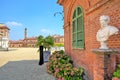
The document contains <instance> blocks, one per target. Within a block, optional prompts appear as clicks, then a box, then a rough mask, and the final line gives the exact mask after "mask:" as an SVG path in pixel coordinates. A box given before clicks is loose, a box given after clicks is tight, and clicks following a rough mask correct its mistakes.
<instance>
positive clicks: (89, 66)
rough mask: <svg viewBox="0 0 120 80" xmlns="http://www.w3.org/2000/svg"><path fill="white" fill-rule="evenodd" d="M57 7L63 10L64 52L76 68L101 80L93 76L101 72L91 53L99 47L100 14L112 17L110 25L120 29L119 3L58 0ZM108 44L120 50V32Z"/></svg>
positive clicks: (113, 0)
mask: <svg viewBox="0 0 120 80" xmlns="http://www.w3.org/2000/svg"><path fill="white" fill-rule="evenodd" d="M58 4H60V5H62V6H63V9H64V47H65V52H66V53H68V54H69V55H70V56H71V57H72V59H73V61H74V64H75V65H76V66H82V67H84V68H85V70H86V74H87V75H88V78H89V80H102V79H97V78H95V76H94V75H95V73H94V72H95V71H96V72H97V71H99V70H95V67H96V66H95V64H94V61H95V60H96V58H95V54H94V53H93V52H92V51H91V50H92V49H94V48H98V47H99V46H100V43H99V42H98V41H97V40H96V33H97V31H98V29H99V28H100V23H99V17H100V16H101V15H108V16H110V18H111V21H110V25H113V26H116V27H117V28H118V29H119V30H120V0H58ZM108 44H109V45H108V47H109V48H118V49H120V32H119V34H118V35H113V36H111V37H110V38H109V40H108ZM116 63H120V55H117V56H116V61H115V62H114V64H116ZM98 74H102V72H98ZM103 76H104V75H103Z"/></svg>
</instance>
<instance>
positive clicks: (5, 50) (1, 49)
mask: <svg viewBox="0 0 120 80" xmlns="http://www.w3.org/2000/svg"><path fill="white" fill-rule="evenodd" d="M16 50H18V49H8V50H6V49H1V48H0V51H4V52H9V51H16Z"/></svg>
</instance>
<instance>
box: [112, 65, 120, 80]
mask: <svg viewBox="0 0 120 80" xmlns="http://www.w3.org/2000/svg"><path fill="white" fill-rule="evenodd" d="M113 77H117V78H120V64H118V66H117V70H116V71H115V72H114V73H113Z"/></svg>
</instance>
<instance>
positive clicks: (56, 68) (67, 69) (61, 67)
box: [47, 51, 84, 80]
mask: <svg viewBox="0 0 120 80" xmlns="http://www.w3.org/2000/svg"><path fill="white" fill-rule="evenodd" d="M47 72H48V73H50V74H53V75H54V76H55V77H57V78H58V80H83V72H84V70H83V68H81V67H80V68H75V67H74V66H73V62H72V60H71V58H70V57H69V56H68V55H66V54H65V53H64V51H55V52H54V53H53V54H52V55H51V56H50V58H49V62H48V63H47Z"/></svg>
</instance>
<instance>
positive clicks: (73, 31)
mask: <svg viewBox="0 0 120 80" xmlns="http://www.w3.org/2000/svg"><path fill="white" fill-rule="evenodd" d="M75 28H76V26H75V20H74V21H73V32H75V31H76V29H75Z"/></svg>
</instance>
